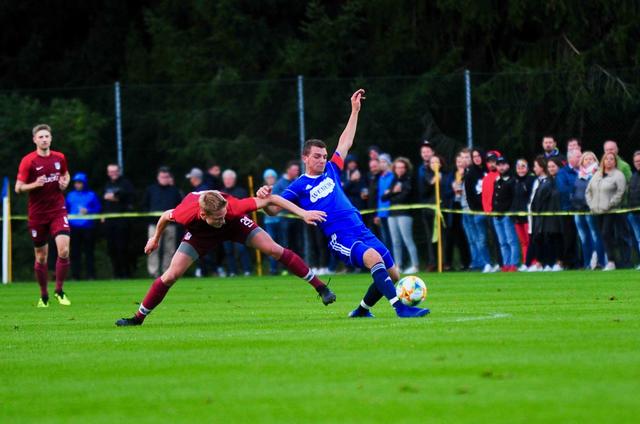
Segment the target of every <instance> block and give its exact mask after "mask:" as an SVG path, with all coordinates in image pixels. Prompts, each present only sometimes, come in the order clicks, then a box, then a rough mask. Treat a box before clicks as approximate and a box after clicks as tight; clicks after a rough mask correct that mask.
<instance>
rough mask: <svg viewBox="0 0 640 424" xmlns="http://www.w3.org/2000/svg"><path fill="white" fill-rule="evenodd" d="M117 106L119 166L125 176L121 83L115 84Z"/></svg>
mask: <svg viewBox="0 0 640 424" xmlns="http://www.w3.org/2000/svg"><path fill="white" fill-rule="evenodd" d="M114 90H115V93H114V95H115V104H116V147H117V149H118V166H119V167H120V172H121V173H122V174H123V175H124V161H123V159H122V109H121V107H120V106H121V105H120V82H119V81H116V83H115V87H114Z"/></svg>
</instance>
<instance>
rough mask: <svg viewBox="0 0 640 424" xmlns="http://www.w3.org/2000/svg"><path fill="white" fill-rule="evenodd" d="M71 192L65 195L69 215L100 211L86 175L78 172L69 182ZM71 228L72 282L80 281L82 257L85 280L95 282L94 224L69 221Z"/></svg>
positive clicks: (96, 196) (98, 203)
mask: <svg viewBox="0 0 640 424" xmlns="http://www.w3.org/2000/svg"><path fill="white" fill-rule="evenodd" d="M71 181H72V182H73V191H70V192H69V194H67V198H66V204H67V212H69V214H70V215H89V214H95V213H99V212H100V211H101V210H102V206H101V205H100V198H99V197H98V195H97V194H96V193H95V192H94V191H93V190H90V189H89V182H88V178H87V174H85V173H84V172H78V173H77V174H75V175H74V176H73V179H72V180H71ZM69 226H70V227H71V275H72V276H73V279H74V280H81V279H82V257H83V256H84V268H85V272H86V278H87V279H89V280H95V278H96V270H95V260H94V250H95V245H96V228H95V227H96V222H95V221H94V220H92V219H82V218H79V219H78V218H74V219H69Z"/></svg>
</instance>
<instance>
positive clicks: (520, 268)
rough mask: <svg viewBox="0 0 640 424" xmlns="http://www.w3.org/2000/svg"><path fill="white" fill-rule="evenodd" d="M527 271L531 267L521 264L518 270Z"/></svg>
mask: <svg viewBox="0 0 640 424" xmlns="http://www.w3.org/2000/svg"><path fill="white" fill-rule="evenodd" d="M527 271H529V268H527V266H526V265H525V264H522V265H520V267H519V268H518V272H527Z"/></svg>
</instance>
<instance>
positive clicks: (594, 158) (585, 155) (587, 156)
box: [578, 150, 600, 166]
mask: <svg viewBox="0 0 640 424" xmlns="http://www.w3.org/2000/svg"><path fill="white" fill-rule="evenodd" d="M586 158H592V159H593V161H594V162H595V163H596V165H598V166H599V165H600V162H599V161H598V157H597V156H596V154H595V153H593V152H592V151H591V150H587V151H586V152H584V153H583V154H582V156H580V162H578V165H580V166H583V165H584V160H585V159H586Z"/></svg>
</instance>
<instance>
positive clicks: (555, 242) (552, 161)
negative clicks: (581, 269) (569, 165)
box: [546, 156, 565, 271]
mask: <svg viewBox="0 0 640 424" xmlns="http://www.w3.org/2000/svg"><path fill="white" fill-rule="evenodd" d="M564 164H565V163H564V162H563V161H562V160H560V158H559V157H557V156H554V157H551V158H549V159H547V175H548V176H549V179H550V180H551V183H552V192H551V193H552V195H551V203H550V205H549V207H548V211H549V212H561V211H562V205H561V201H562V200H561V196H560V191H559V190H558V174H559V173H560V170H561V169H562V168H563V166H564ZM547 218H548V219H547V220H546V221H547V223H548V224H549V227H550V228H554V229H555V231H550V237H549V240H550V246H551V247H552V248H553V256H554V259H555V263H554V265H553V267H552V268H551V271H564V269H565V264H564V262H563V257H562V252H563V246H564V234H563V217H562V216H549V217H547Z"/></svg>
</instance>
